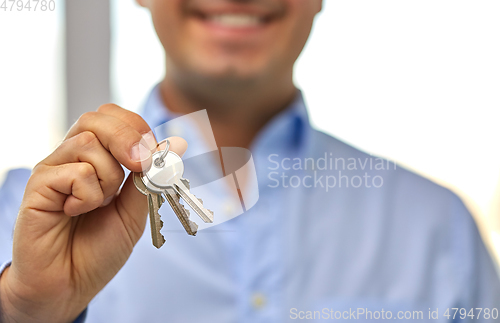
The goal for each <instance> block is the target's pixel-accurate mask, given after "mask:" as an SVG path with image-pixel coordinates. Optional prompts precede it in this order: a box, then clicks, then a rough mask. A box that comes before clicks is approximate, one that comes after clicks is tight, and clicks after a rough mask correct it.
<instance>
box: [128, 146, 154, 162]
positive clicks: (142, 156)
mask: <svg viewBox="0 0 500 323" xmlns="http://www.w3.org/2000/svg"><path fill="white" fill-rule="evenodd" d="M149 157H151V151H150V150H149V149H148V148H146V147H145V146H144V145H143V144H141V143H136V144H135V145H134V146H132V150H131V152H130V159H132V161H134V162H142V161H146V160H148V159H149Z"/></svg>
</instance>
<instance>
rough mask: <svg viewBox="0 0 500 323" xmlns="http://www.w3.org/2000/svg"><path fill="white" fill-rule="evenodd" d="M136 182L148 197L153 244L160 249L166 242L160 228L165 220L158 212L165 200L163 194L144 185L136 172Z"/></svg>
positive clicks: (138, 187) (140, 190)
mask: <svg viewBox="0 0 500 323" xmlns="http://www.w3.org/2000/svg"><path fill="white" fill-rule="evenodd" d="M134 184H135V187H136V188H137V189H138V190H139V192H141V193H142V194H144V195H146V196H147V197H148V208H149V221H150V224H151V225H150V226H151V238H152V240H153V245H154V246H155V247H156V248H157V249H160V248H161V246H163V244H164V243H165V237H164V236H163V234H161V232H160V230H161V228H162V227H163V221H162V220H161V216H160V213H159V212H158V211H159V210H160V208H161V206H162V204H163V203H164V202H165V200H164V199H163V197H162V196H161V194H158V193H155V192H151V191H149V190H148V189H147V187H146V186H145V185H144V183H143V181H142V179H141V174H140V173H134Z"/></svg>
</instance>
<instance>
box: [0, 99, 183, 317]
mask: <svg viewBox="0 0 500 323" xmlns="http://www.w3.org/2000/svg"><path fill="white" fill-rule="evenodd" d="M170 143H171V145H170V149H171V150H172V151H175V152H176V153H177V154H179V155H182V154H183V153H184V152H185V150H186V147H187V144H186V142H185V141H184V140H183V139H181V138H170ZM155 150H156V140H155V138H154V136H153V134H152V132H151V129H150V128H149V126H148V125H147V124H146V122H145V121H144V120H143V119H142V118H141V117H139V116H138V115H137V114H135V113H132V112H130V111H127V110H124V109H122V108H120V107H118V106H115V105H104V106H102V107H100V108H99V109H98V110H97V112H91V113H86V114H84V115H83V116H82V117H81V118H80V119H79V120H78V121H77V122H76V123H75V124H74V125H73V127H72V128H71V129H70V131H69V132H68V135H67V136H66V138H65V140H64V142H63V143H62V144H61V145H60V146H59V147H58V148H57V149H56V150H55V151H54V152H53V153H52V154H51V155H50V156H48V157H47V158H46V159H45V160H43V161H42V162H40V163H39V164H38V165H37V166H36V167H35V168H34V169H33V172H32V176H31V178H30V180H29V182H28V184H27V186H26V190H25V193H24V198H23V202H22V205H21V208H20V211H19V215H18V218H17V222H16V227H15V231H14V249H13V257H12V265H11V266H10V268H8V269H7V270H6V271H5V272H4V274H3V275H2V276H1V279H0V301H1V306H0V308H2V311H3V315H4V319H5V320H6V321H7V322H10V321H12V322H54V323H56V322H71V321H72V320H74V319H75V318H76V317H77V316H78V315H79V314H80V313H81V312H82V311H83V310H84V309H85V307H86V306H87V305H88V303H89V302H90V300H91V299H92V298H93V297H94V296H95V295H96V294H97V293H98V292H99V291H100V290H101V289H102V288H103V287H104V286H105V285H106V284H107V283H108V282H109V281H110V280H111V279H112V278H113V277H114V276H115V275H116V273H117V272H118V271H119V270H120V268H121V267H122V266H123V265H124V264H125V262H126V261H127V259H128V257H129V256H130V254H131V252H132V249H133V247H134V245H135V244H136V243H137V241H138V240H139V238H140V237H141V235H142V233H143V231H144V227H145V225H146V218H147V210H148V208H147V202H146V198H145V196H144V195H142V194H141V193H140V192H139V191H137V189H136V188H135V186H134V183H133V180H132V177H131V176H129V178H128V179H127V180H126V182H125V184H124V185H123V187H122V189H121V191H119V189H120V185H121V184H122V182H123V179H124V172H123V169H122V167H121V166H120V164H122V165H124V166H125V167H127V168H128V169H130V170H131V171H135V172H139V171H141V170H142V165H149V164H150V163H151V152H152V151H155ZM131 175H132V174H131ZM0 315H2V313H0ZM0 320H1V318H0Z"/></svg>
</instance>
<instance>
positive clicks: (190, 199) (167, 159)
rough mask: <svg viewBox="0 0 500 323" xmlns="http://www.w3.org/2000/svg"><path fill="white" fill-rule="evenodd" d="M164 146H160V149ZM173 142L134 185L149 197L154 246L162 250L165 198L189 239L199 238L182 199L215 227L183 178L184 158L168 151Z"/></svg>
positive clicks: (155, 157) (200, 201)
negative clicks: (161, 210) (162, 209)
mask: <svg viewBox="0 0 500 323" xmlns="http://www.w3.org/2000/svg"><path fill="white" fill-rule="evenodd" d="M162 143H163V142H160V144H158V146H160V145H161V144H162ZM169 148H170V142H169V141H168V140H166V147H165V149H164V150H163V151H157V152H156V153H154V154H153V156H152V161H153V162H152V165H151V167H150V168H149V169H148V170H145V171H143V172H142V173H134V184H135V186H136V187H137V189H138V190H139V191H140V192H141V193H142V194H144V195H146V196H147V197H148V206H149V219H150V223H151V236H152V239H153V245H154V246H155V247H156V248H158V249H159V248H160V247H161V246H163V244H164V243H165V238H164V237H163V235H162V234H161V232H160V230H161V228H162V227H163V221H162V220H161V217H160V214H159V213H158V210H159V209H160V207H161V206H162V205H163V203H164V202H165V199H164V198H163V196H162V194H163V195H164V196H165V197H166V198H167V201H168V203H169V204H170V206H171V207H172V209H173V210H174V212H175V214H176V215H177V218H178V219H179V221H180V222H181V224H182V226H183V227H184V229H185V230H186V232H187V233H188V234H189V235H192V236H194V235H196V232H197V230H198V225H197V224H196V223H194V222H193V221H191V220H190V219H189V210H187V209H186V208H185V207H184V205H182V204H181V203H180V199H181V198H182V199H183V200H184V202H185V203H187V204H188V205H189V206H190V207H191V208H192V209H193V210H194V211H195V212H196V213H197V214H198V216H199V217H200V218H201V219H202V220H203V221H204V222H206V223H212V222H213V220H214V214H213V212H212V211H210V210H208V209H206V208H205V207H204V206H203V201H202V200H201V199H199V198H197V197H196V196H194V195H193V194H192V193H191V192H190V191H189V189H190V187H189V180H187V179H185V178H183V177H182V176H183V175H184V163H183V162H182V159H181V157H179V155H177V154H176V153H174V152H173V151H170V150H169Z"/></svg>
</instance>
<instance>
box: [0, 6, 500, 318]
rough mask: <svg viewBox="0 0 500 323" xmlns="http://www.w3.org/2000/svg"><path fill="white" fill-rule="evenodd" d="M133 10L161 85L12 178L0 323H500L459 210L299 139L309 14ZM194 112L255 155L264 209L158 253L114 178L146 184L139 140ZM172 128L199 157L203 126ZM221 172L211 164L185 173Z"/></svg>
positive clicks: (475, 241)
mask: <svg viewBox="0 0 500 323" xmlns="http://www.w3.org/2000/svg"><path fill="white" fill-rule="evenodd" d="M138 2H139V4H140V5H142V6H143V7H145V8H147V9H148V10H149V11H150V12H151V15H152V19H153V22H154V25H155V28H156V31H157V34H158V37H159V39H160V41H161V43H162V44H163V46H164V48H165V53H166V67H167V68H166V73H165V77H164V79H163V81H162V82H161V83H160V84H159V85H158V86H156V87H155V88H154V89H153V90H152V92H151V94H150V96H149V99H148V100H147V102H146V105H145V107H144V109H143V111H142V113H141V116H139V115H136V114H134V113H131V112H129V111H127V110H125V109H122V108H120V107H117V106H115V105H109V104H108V105H103V106H101V107H100V108H99V109H98V110H97V111H96V112H91V113H87V114H84V115H83V116H82V117H81V118H80V119H79V120H78V121H77V122H76V123H75V124H74V125H73V127H72V128H71V129H70V131H69V132H68V134H67V136H66V138H65V140H64V142H63V143H62V144H61V145H60V146H59V147H58V148H57V149H56V150H55V151H54V152H53V153H52V154H51V155H50V156H48V157H47V158H46V159H44V160H43V161H41V162H40V163H39V164H38V165H37V166H36V167H35V168H34V169H33V171H32V172H30V171H26V170H16V171H12V172H10V173H9V175H8V176H7V179H6V181H5V183H4V184H3V186H2V189H1V190H0V224H1V225H0V230H2V234H1V235H0V247H1V248H0V261H1V262H4V261H5V262H4V264H3V265H2V267H0V273H2V271H3V274H2V275H1V277H0V305H1V308H0V320H3V321H2V322H72V321H75V320H76V321H77V322H82V321H84V320H85V321H86V322H89V323H93V322H106V323H107V322H130V323H135V322H183V323H184V322H217V323H222V322H272V323H274V322H283V321H288V320H296V319H325V320H326V319H337V320H352V319H355V320H358V321H362V322H363V321H371V320H375V319H380V318H383V319H392V320H403V319H406V320H408V321H412V320H413V321H415V320H419V321H431V322H445V321H446V322H449V321H454V322H465V321H470V322H472V321H473V322H495V321H497V315H498V311H499V308H498V307H499V306H500V305H499V304H500V282H499V278H498V274H497V273H496V271H495V267H494V264H493V262H492V260H491V258H490V256H489V254H488V252H487V250H486V248H485V246H484V244H483V242H482V240H481V237H480V235H479V233H478V231H477V228H476V226H475V223H474V221H473V219H472V217H471V216H470V214H469V212H468V211H467V209H466V208H465V207H464V205H463V204H462V202H461V201H460V200H459V199H458V198H457V197H456V196H455V195H454V194H453V193H451V192H450V191H448V190H446V189H444V188H442V187H440V186H438V185H436V184H434V183H432V182H430V181H428V180H426V179H424V178H422V177H420V176H418V175H416V174H413V173H411V172H409V171H407V170H405V169H402V168H399V167H396V166H395V165H394V164H392V163H388V162H387V161H384V160H382V159H380V158H373V157H372V156H370V155H367V154H366V153H364V152H361V151H359V150H357V149H355V148H353V147H351V146H349V145H347V144H345V143H342V142H341V141H338V140H337V139H335V138H332V137H330V136H327V135H326V134H323V133H321V132H319V131H316V130H314V129H313V128H312V127H311V126H310V124H309V121H308V118H307V112H306V108H305V104H304V101H303V99H302V96H301V93H300V91H298V90H297V89H296V87H295V86H294V83H293V65H294V62H295V60H296V59H297V57H298V55H299V54H300V52H301V50H302V48H303V46H304V44H305V42H306V40H307V38H308V36H309V33H310V30H311V26H312V23H313V20H314V18H315V16H316V14H317V13H318V12H319V11H320V10H321V6H322V2H321V1H320V0H149V1H148V0H138ZM202 109H206V110H207V113H208V116H209V117H210V122H211V125H212V129H213V133H214V137H215V140H216V142H217V144H218V146H222V147H223V146H236V147H247V148H249V149H250V150H251V151H252V153H253V159H254V161H255V165H256V169H257V176H258V185H259V191H260V199H259V201H258V203H257V204H256V206H255V207H253V208H251V209H250V210H247V211H246V212H245V213H244V214H242V215H240V216H238V217H234V218H233V219H231V220H229V221H226V222H224V223H222V224H220V225H218V226H216V227H213V228H209V229H206V230H204V231H202V232H200V233H199V234H198V236H197V237H195V238H193V237H190V236H187V235H185V233H182V234H181V233H180V232H181V231H179V230H178V229H180V230H182V228H181V227H180V224H179V223H175V222H172V223H169V222H168V221H169V220H168V218H173V217H172V216H170V217H169V216H167V215H168V214H164V217H163V218H164V220H165V221H166V228H168V230H169V231H168V234H167V243H166V244H165V246H164V247H163V248H162V249H160V250H156V249H155V248H154V247H153V246H151V242H150V237H149V232H148V233H147V234H145V235H143V232H144V229H145V227H146V219H147V203H146V200H145V197H144V196H143V195H142V194H141V193H139V192H138V191H137V190H136V188H135V187H134V184H133V182H132V180H131V178H130V176H129V177H128V178H127V180H126V181H125V183H124V184H123V186H122V182H123V180H124V178H125V174H124V172H123V170H122V167H121V165H123V166H124V167H126V168H128V169H129V170H131V171H136V172H137V171H141V170H142V166H141V165H142V164H143V163H150V162H151V153H152V152H154V151H155V149H156V139H155V137H154V136H153V135H152V133H151V129H152V128H154V127H156V126H158V125H160V124H162V123H164V122H166V121H169V120H174V121H175V120H180V119H182V118H177V117H179V116H182V115H186V114H188V113H191V112H195V111H199V110H202ZM178 125H179V124H178ZM180 125H181V126H182V127H181V128H182V129H181V131H182V133H181V135H182V137H184V138H185V139H186V140H187V142H189V144H190V148H189V150H188V151H192V152H193V155H197V154H200V153H202V152H204V151H207V149H206V147H207V146H208V145H209V143H208V140H207V136H206V135H205V134H204V133H203V132H202V131H200V129H198V126H199V125H198V124H197V123H189V122H185V123H181V124H180ZM171 128H173V127H171ZM172 132H175V131H174V130H173V129H166V130H165V132H164V133H157V135H158V136H162V138H163V137H167V136H169V135H175V133H172ZM177 132H178V131H177ZM177 134H179V133H177ZM367 135H369V134H367ZM170 141H171V150H173V151H174V152H177V153H178V154H180V155H182V154H183V153H184V152H185V151H186V147H187V146H186V141H184V140H183V139H181V138H178V137H170ZM302 161H303V162H302ZM217 172H218V170H217V163H210V162H207V163H202V164H200V165H198V167H195V169H194V170H193V172H192V174H191V175H192V176H193V178H194V179H196V178H206V177H207V176H208V175H210V174H213V173H217ZM190 179H192V178H191V177H190ZM195 181H196V180H195ZM193 182H194V181H193ZM200 182H202V180H201V181H200ZM227 191H228V189H227V187H224V186H223V185H221V186H219V189H217V190H212V191H207V192H205V194H206V195H205V194H203V197H204V200H205V202H206V203H207V205H210V208H212V207H213V208H214V211H215V217H224V216H227V217H230V216H231V214H232V213H234V212H235V211H234V210H233V211H231V210H232V209H234V206H232V205H230V204H227V199H226V198H227V195H228V194H227ZM162 212H163V211H162ZM16 215H17V219H16ZM233 215H234V214H233ZM14 223H15V230H14V235H13V241H11V238H10V237H11V231H12V229H13V228H14ZM12 245H13V248H11V247H12ZM132 251H133V252H132ZM453 308H456V309H459V311H460V312H459V313H462V312H463V311H466V313H467V316H465V317H464V319H463V320H457V318H458V316H457V317H456V318H453V314H454V310H453ZM471 311H472V312H471ZM412 315H413V316H412ZM450 316H451V317H450ZM459 316H460V315H459ZM408 317H409V318H408Z"/></svg>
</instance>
